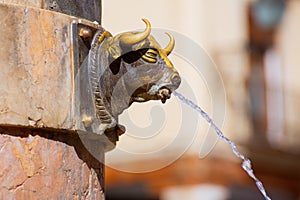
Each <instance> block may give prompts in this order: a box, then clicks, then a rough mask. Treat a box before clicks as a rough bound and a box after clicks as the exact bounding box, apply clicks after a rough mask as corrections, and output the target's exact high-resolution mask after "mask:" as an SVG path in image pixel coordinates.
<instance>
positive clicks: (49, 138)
mask: <svg viewBox="0 0 300 200" xmlns="http://www.w3.org/2000/svg"><path fill="white" fill-rule="evenodd" d="M98 152H99V155H100V157H102V161H103V159H104V151H103V150H101V146H100V145H99V149H98ZM0 158H1V162H0V199H31V200H33V199H100V200H101V199H104V192H103V188H104V171H103V169H104V168H103V164H102V163H103V162H102V163H101V162H100V161H99V157H98V160H97V159H95V158H94V157H93V156H91V154H90V153H89V152H88V151H87V150H86V148H85V147H84V146H83V144H82V142H81V140H80V138H79V137H78V135H77V134H75V133H71V134H68V133H64V134H61V133H53V132H47V131H32V130H20V129H18V128H3V127H1V128H0Z"/></svg>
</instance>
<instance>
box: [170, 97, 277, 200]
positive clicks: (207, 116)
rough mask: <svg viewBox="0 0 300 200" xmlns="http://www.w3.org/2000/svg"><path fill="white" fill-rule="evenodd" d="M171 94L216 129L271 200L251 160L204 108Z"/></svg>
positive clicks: (262, 191)
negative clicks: (254, 170) (240, 150)
mask: <svg viewBox="0 0 300 200" xmlns="http://www.w3.org/2000/svg"><path fill="white" fill-rule="evenodd" d="M173 94H174V95H175V96H176V97H177V98H178V99H180V100H181V101H182V102H183V103H185V104H187V105H188V106H190V107H191V108H193V109H194V110H196V111H197V112H198V113H199V114H200V115H201V116H202V117H203V118H204V119H205V120H206V121H207V123H208V124H209V125H210V126H211V127H212V128H213V129H214V130H215V131H216V133H217V135H218V137H219V138H220V139H221V140H223V141H225V142H226V143H227V144H229V145H230V147H231V150H232V152H233V153H234V155H235V156H236V157H238V158H239V159H241V160H242V164H241V166H242V168H243V170H245V171H246V172H247V174H248V175H249V176H250V177H251V178H252V179H253V180H254V181H255V184H256V186H257V188H258V189H259V191H260V192H261V194H262V195H263V196H264V198H265V199H266V200H271V198H270V197H269V196H268V195H267V192H266V190H265V188H264V186H263V184H262V182H261V181H260V180H259V179H258V178H257V177H256V176H255V175H254V172H253V169H252V166H251V161H250V160H249V159H248V158H247V157H246V156H244V155H243V154H241V153H240V152H239V151H238V150H237V148H236V145H235V143H234V142H232V141H231V140H230V139H229V138H227V137H226V136H225V135H224V134H223V132H222V131H221V130H220V129H219V128H218V127H217V126H216V124H215V123H214V121H213V120H212V118H211V117H210V116H209V115H208V114H207V113H206V112H205V111H204V110H202V108H200V107H199V106H197V105H196V104H195V103H193V102H192V101H191V100H189V99H187V98H185V97H184V96H183V95H181V94H180V93H178V92H176V91H173Z"/></svg>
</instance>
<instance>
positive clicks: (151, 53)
mask: <svg viewBox="0 0 300 200" xmlns="http://www.w3.org/2000/svg"><path fill="white" fill-rule="evenodd" d="M142 58H143V59H144V60H145V61H146V62H150V63H156V62H157V51H156V50H154V49H149V50H148V51H147V52H146V53H145V54H144V55H143V56H142Z"/></svg>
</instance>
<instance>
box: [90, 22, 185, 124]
mask: <svg viewBox="0 0 300 200" xmlns="http://www.w3.org/2000/svg"><path fill="white" fill-rule="evenodd" d="M143 21H144V22H145V24H146V28H145V30H144V31H141V32H125V33H121V34H118V35H116V36H114V37H113V36H112V35H111V34H110V33H109V32H106V31H105V32H102V33H101V34H99V35H98V36H97V37H95V38H96V39H94V40H96V43H98V44H99V45H98V46H97V50H96V52H94V54H93V56H92V58H91V60H92V61H93V62H94V63H95V66H94V70H91V71H94V72H95V73H96V74H100V76H97V77H95V78H96V79H97V84H96V85H97V86H96V88H95V89H94V91H95V102H96V110H98V111H99V109H98V108H102V110H101V112H100V111H99V112H98V118H101V117H102V118H103V119H107V118H110V117H111V118H112V119H114V120H108V121H107V123H108V122H112V121H116V122H117V121H118V120H117V118H118V115H119V114H121V113H122V112H123V111H124V109H126V108H128V107H129V106H130V105H131V104H132V103H133V102H146V101H149V100H161V101H162V102H163V103H165V102H166V100H167V99H169V98H170V96H171V93H172V91H174V90H175V89H177V88H178V87H179V85H180V82H181V79H180V76H179V74H178V72H177V70H176V69H175V68H174V66H173V64H172V63H171V61H170V60H169V58H168V55H169V54H170V53H171V52H172V50H173V49H174V45H175V40H174V38H173V37H172V36H171V35H170V34H168V33H167V35H168V36H169V38H170V42H169V44H168V45H167V46H166V47H165V48H162V47H161V46H160V45H159V43H158V42H157V41H156V40H155V38H154V37H153V36H152V35H151V24H150V22H149V21H148V20H146V19H143ZM94 42H95V41H94ZM92 53H93V52H92ZM93 62H92V63H93ZM95 78H94V79H95ZM97 104H98V105H97ZM103 107H104V108H105V109H103ZM104 122H105V121H102V123H104ZM111 127H113V125H111Z"/></svg>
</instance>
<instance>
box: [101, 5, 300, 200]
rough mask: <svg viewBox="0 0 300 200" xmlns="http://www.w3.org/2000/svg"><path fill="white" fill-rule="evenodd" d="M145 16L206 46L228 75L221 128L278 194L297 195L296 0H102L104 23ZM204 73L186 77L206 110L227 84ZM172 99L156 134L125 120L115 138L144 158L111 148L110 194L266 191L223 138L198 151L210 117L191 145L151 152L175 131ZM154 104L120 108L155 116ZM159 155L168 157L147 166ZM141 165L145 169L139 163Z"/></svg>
mask: <svg viewBox="0 0 300 200" xmlns="http://www.w3.org/2000/svg"><path fill="white" fill-rule="evenodd" d="M141 18H147V19H149V21H150V22H151V23H152V25H153V27H155V28H163V29H169V30H172V31H175V32H178V33H180V34H183V35H185V36H187V37H188V38H190V39H191V40H193V41H194V42H195V43H196V44H198V45H199V46H200V47H202V48H203V49H204V50H205V51H206V52H207V54H208V55H209V57H210V59H211V60H212V61H213V62H214V63H215V65H216V66H217V69H218V72H219V73H220V75H221V77H222V80H223V83H224V88H225V93H226V112H225V115H224V122H223V130H224V133H225V134H226V135H227V136H228V137H229V138H231V139H232V140H233V141H234V142H237V144H238V148H239V149H240V150H241V151H242V152H243V153H245V154H246V155H247V156H248V157H249V158H250V159H251V160H252V162H253V166H254V171H255V173H256V175H257V176H258V177H259V178H260V179H261V180H262V182H263V183H264V185H265V186H266V189H267V191H268V193H269V194H270V196H271V197H272V199H282V200H285V199H287V200H288V199H300V157H299V156H300V137H299V136H300V119H299V117H298V115H297V113H298V114H299V113H300V106H299V105H298V103H297V102H298V101H300V80H299V77H298V76H299V74H300V68H299V66H300V37H299V36H300V25H299V21H300V1H299V0H225V1H220V0H209V1H206V0H185V1H183V0H163V1H159V0H152V1H146V0H139V1H137V0H127V1H119V0H103V26H104V27H105V28H106V29H107V30H109V31H111V32H112V33H113V34H116V33H119V32H123V31H124V30H134V29H138V28H143V23H142V22H141V20H140V19H141ZM175 39H176V38H175ZM179 57H180V56H177V57H176V55H175V56H173V57H171V59H172V60H173V61H174V65H175V67H176V68H177V69H178V71H179V72H180V73H181V75H182V76H183V75H185V76H192V75H189V72H188V70H186V69H188V68H187V67H185V66H184V65H188V61H185V62H182V60H180V59H179ZM185 70H186V71H185ZM185 78H186V79H194V78H190V77H185ZM205 78H206V77H202V80H200V81H199V82H197V80H189V81H190V82H189V85H190V86H191V87H192V88H196V90H195V91H196V92H195V91H194V95H195V96H196V97H195V98H197V99H201V100H199V101H197V102H200V104H201V105H200V106H201V107H203V108H205V109H206V110H207V111H208V112H209V113H210V112H212V109H213V106H215V104H214V105H212V103H211V102H212V100H211V96H209V94H210V93H218V92H220V91H218V90H221V88H216V87H213V86H207V85H205V83H203V81H204V82H205ZM208 88H209V91H208ZM181 92H182V93H184V91H181ZM187 96H188V95H187ZM175 101H176V100H175V97H172V99H170V102H168V103H167V104H166V105H163V106H162V107H168V106H169V107H170V108H168V109H167V108H166V112H167V113H166V119H165V120H166V121H167V122H166V124H167V125H168V124H169V126H170V127H169V128H168V126H166V127H165V128H164V130H162V131H158V132H159V135H160V137H159V138H157V140H155V139H153V141H151V140H150V144H148V143H147V139H144V140H142V139H139V140H134V139H132V138H134V137H133V136H134V135H138V134H140V133H131V132H130V131H131V130H130V129H129V130H128V128H127V130H128V133H126V134H125V135H123V136H121V137H120V141H119V143H118V145H117V148H119V149H120V148H121V149H123V150H124V151H127V152H129V153H130V152H131V153H133V154H145V156H144V157H143V156H142V159H141V157H137V158H126V157H124V156H123V154H118V152H110V153H108V154H107V155H106V159H107V163H108V167H107V168H106V184H107V185H106V188H107V192H106V193H107V199H163V200H176V199H213V200H214V199H216V200H222V199H224V200H225V199H232V200H233V199H249V200H250V199H251V200H252V199H263V198H262V196H261V195H260V193H259V191H258V190H257V189H256V188H255V184H254V182H253V181H252V180H251V179H250V178H249V177H248V176H247V175H246V174H245V173H244V171H242V170H241V168H240V163H239V160H236V159H235V158H234V155H233V154H232V153H231V151H230V149H229V147H228V146H227V145H226V144H224V143H223V142H218V143H217V145H216V146H214V143H213V142H212V145H211V146H212V147H213V146H214V148H213V149H212V151H211V152H210V153H209V154H208V155H207V156H200V157H201V159H200V158H199V153H200V155H201V149H200V146H201V145H202V146H203V145H204V143H205V142H207V141H206V140H205V139H204V137H203V133H204V132H207V130H208V126H207V125H206V124H205V122H201V124H200V125H198V126H197V136H196V138H194V140H193V141H192V144H191V145H190V146H188V147H187V148H186V146H184V147H180V143H179V144H178V145H175V146H174V148H172V149H171V150H170V149H169V150H168V152H164V153H162V154H160V155H158V156H157V155H156V156H146V155H147V152H149V151H153V150H154V149H155V148H156V145H158V143H159V144H160V145H166V144H168V141H170V138H172V137H176V135H175V136H173V135H172V134H173V131H172V130H174V129H176V127H178V124H180V120H179V122H176V118H174V119H172V117H174V116H172V115H173V114H170V112H175V111H174V110H176V105H177V104H176V102H175ZM222 101H223V100H222V99H220V100H218V99H217V100H215V102H216V103H224V102H222ZM172 102H173V103H172ZM174 102H175V103H174ZM177 103H178V102H177ZM153 105H161V104H160V103H157V104H155V103H153ZM153 105H152V104H151V103H149V104H145V105H142V104H141V105H134V106H133V108H130V109H129V111H128V113H125V114H124V115H126V116H124V119H123V124H124V125H125V126H126V125H127V124H126V117H127V118H128V116H130V117H131V118H130V120H131V122H133V123H136V124H137V126H138V125H141V126H142V127H143V126H146V127H147V126H148V127H149V126H151V120H149V116H150V114H149V111H148V110H149V108H150V107H151V106H153ZM172 106H175V107H174V108H173V107H172ZM177 106H178V105H177ZM190 112H193V111H190ZM148 114H149V115H148ZM177 114H178V113H177ZM170 115H171V116H170ZM175 115H176V113H175ZM150 118H151V116H150ZM152 120H153V119H152ZM169 120H171V121H169ZM172 120H175V121H172ZM197 120H201V118H199V119H197ZM145 121H146V122H145ZM121 123H122V117H121ZM143 123H146V124H143ZM190 123H194V121H193V120H192V119H191V120H190ZM149 124H150V125H149ZM172 127H173V129H172ZM174 127H175V128H174ZM141 130H143V129H141ZM183 131H185V134H189V130H183ZM148 139H149V138H148ZM148 142H149V141H148ZM184 144H186V143H184ZM152 148H154V149H152ZM180 148H181V149H182V148H184V149H185V150H186V151H184V154H183V155H180V156H179V157H180V158H178V159H176V160H174V162H166V160H168V158H169V157H170V156H172V155H174V154H176V153H178V151H179V149H180ZM204 154H205V155H206V153H204ZM154 163H166V164H162V165H161V166H162V167H161V168H157V169H155V170H150V169H154V168H155V167H154V168H151V166H152V165H154ZM145 166H147V167H149V171H147V172H145V171H144V170H140V169H145ZM128 169H129V170H128ZM141 171H144V173H135V172H141Z"/></svg>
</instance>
